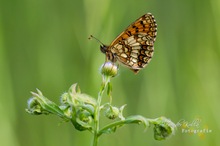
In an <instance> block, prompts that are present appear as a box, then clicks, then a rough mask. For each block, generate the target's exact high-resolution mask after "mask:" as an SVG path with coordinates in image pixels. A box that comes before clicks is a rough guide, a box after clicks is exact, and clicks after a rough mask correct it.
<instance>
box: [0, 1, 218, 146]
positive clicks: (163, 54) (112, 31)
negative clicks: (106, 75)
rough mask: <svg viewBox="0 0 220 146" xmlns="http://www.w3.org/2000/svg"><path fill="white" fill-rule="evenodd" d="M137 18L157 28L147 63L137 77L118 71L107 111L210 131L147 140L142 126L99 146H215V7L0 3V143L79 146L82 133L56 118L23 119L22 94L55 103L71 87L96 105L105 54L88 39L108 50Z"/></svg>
mask: <svg viewBox="0 0 220 146" xmlns="http://www.w3.org/2000/svg"><path fill="white" fill-rule="evenodd" d="M147 12H151V13H152V14H153V15H154V16H155V18H156V21H157V24H158V35H157V40H156V42H155V54H154V57H153V60H152V61H151V62H150V64H149V65H148V67H147V68H145V69H143V70H141V71H140V73H139V74H138V75H134V74H133V73H132V72H131V71H130V70H129V69H127V68H123V67H120V75H119V76H117V77H115V78H114V79H113V80H112V85H113V104H115V105H116V106H121V105H123V104H125V103H126V104H127V107H126V108H125V113H124V114H125V115H126V116H128V115H134V114H141V115H143V116H146V117H149V118H156V117H159V116H166V117H168V118H170V119H171V120H172V121H173V122H175V123H178V121H180V120H181V119H184V120H185V121H188V122H191V123H192V122H193V121H194V120H195V119H196V118H199V119H201V122H200V123H199V127H195V126H192V127H191V128H194V129H203V128H206V129H209V130H212V131H211V132H210V133H205V134H189V133H182V131H181V130H182V129H181V127H178V131H177V132H176V135H175V136H173V137H171V138H170V139H168V140H166V141H156V140H154V138H153V129H152V128H151V129H149V130H147V131H146V132H144V131H143V129H144V127H143V126H142V125H141V126H138V125H130V126H125V127H123V128H121V129H119V130H118V131H117V132H116V133H114V134H110V135H103V136H102V137H101V138H100V143H99V145H100V146H103V145H105V146H112V145H114V146H125V145H126V146H132V145H138V146H145V145H151V146H152V145H153V146H172V145H179V146H186V145H196V146H197V145H199V146H207V145H213V146H217V145H220V141H219V140H218V139H219V137H220V133H219V130H220V114H219V111H220V106H219V103H220V79H219V78H220V28H219V26H220V19H219V18H220V1H219V0H211V1H207V0H166V1H164V0H160V1H155V0H135V1H131V0H130V1H129V0H105V1H104V0H78V1H76V0H63V1H60V0H1V1H0V115H1V119H0V145H1V146H29V145H31V146H48V145H53V146H60V145H63V146H74V145H77V146H78V145H80V146H89V145H90V144H91V140H92V135H91V134H90V133H89V132H79V131H76V130H75V129H74V127H73V126H72V125H71V124H70V123H60V122H61V120H60V119H59V118H58V117H56V116H44V115H43V116H31V115H29V114H27V113H26V112H25V108H26V103H27V100H28V99H29V97H30V96H31V94H30V91H36V90H35V89H36V88H39V89H40V90H41V91H42V92H43V93H44V95H45V96H46V97H48V98H49V99H51V100H52V101H54V102H56V103H58V102H59V96H60V95H61V94H62V93H63V92H64V91H67V89H68V88H69V87H70V86H71V84H73V83H76V82H77V83H78V84H79V85H80V87H81V90H82V91H83V92H85V93H87V94H90V95H92V96H94V97H96V96H97V93H98V90H99V87H100V83H101V76H100V74H99V68H100V65H101V64H102V63H103V62H104V60H105V56H104V55H103V54H101V53H100V50H99V44H98V43H97V42H96V41H94V40H92V41H90V40H88V37H89V35H90V34H93V35H94V36H96V37H97V38H99V39H100V40H101V41H102V42H103V43H105V44H110V43H111V41H112V40H113V39H114V38H115V37H116V36H117V35H118V34H119V33H120V32H121V31H123V30H124V29H125V28H126V27H127V26H128V25H129V24H130V23H131V22H133V21H134V20H136V19H137V18H138V17H140V16H141V15H143V14H145V13H147Z"/></svg>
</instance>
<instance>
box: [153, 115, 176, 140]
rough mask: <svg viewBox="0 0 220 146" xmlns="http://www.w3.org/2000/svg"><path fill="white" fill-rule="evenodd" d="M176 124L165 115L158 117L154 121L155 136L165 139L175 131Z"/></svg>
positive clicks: (157, 138) (158, 138)
mask: <svg viewBox="0 0 220 146" xmlns="http://www.w3.org/2000/svg"><path fill="white" fill-rule="evenodd" d="M175 129H176V125H175V124H174V123H173V122H172V121H170V120H169V119H166V118H165V117H160V118H157V119H156V121H155V122H154V138H155V139H156V140H165V139H167V138H168V137H170V136H171V135H173V134H174V133H175Z"/></svg>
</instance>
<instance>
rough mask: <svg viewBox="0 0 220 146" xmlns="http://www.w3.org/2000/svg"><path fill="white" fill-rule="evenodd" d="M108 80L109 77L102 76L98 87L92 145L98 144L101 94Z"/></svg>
mask: <svg viewBox="0 0 220 146" xmlns="http://www.w3.org/2000/svg"><path fill="white" fill-rule="evenodd" d="M109 82H110V77H106V76H103V82H102V85H101V88H100V91H99V93H98V100H97V106H96V109H95V113H94V137H93V146H97V145H98V138H99V135H98V133H99V117H100V116H99V115H100V106H101V101H102V95H103V93H104V91H105V88H106V86H107V84H108V83H109Z"/></svg>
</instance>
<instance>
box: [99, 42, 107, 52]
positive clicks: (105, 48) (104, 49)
mask: <svg viewBox="0 0 220 146" xmlns="http://www.w3.org/2000/svg"><path fill="white" fill-rule="evenodd" d="M107 49H108V46H106V45H103V44H102V45H100V50H101V52H102V53H104V54H105V53H106V52H107Z"/></svg>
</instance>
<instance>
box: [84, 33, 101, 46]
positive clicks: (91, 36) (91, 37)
mask: <svg viewBox="0 0 220 146" xmlns="http://www.w3.org/2000/svg"><path fill="white" fill-rule="evenodd" d="M93 38H94V39H95V40H96V41H97V42H99V43H100V44H102V45H103V46H104V44H103V43H102V42H101V41H100V40H99V39H97V38H96V37H94V36H93V35H90V37H89V38H88V39H90V40H91V39H93Z"/></svg>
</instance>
